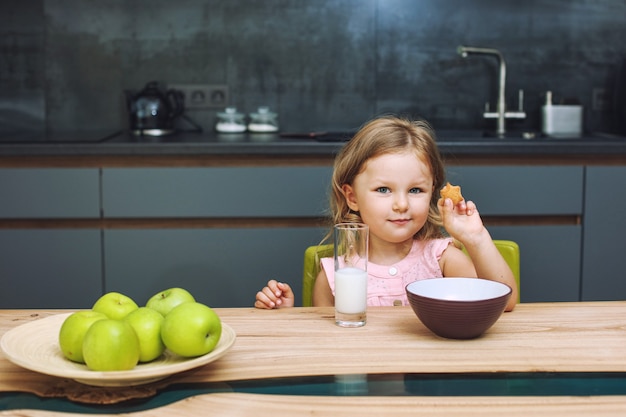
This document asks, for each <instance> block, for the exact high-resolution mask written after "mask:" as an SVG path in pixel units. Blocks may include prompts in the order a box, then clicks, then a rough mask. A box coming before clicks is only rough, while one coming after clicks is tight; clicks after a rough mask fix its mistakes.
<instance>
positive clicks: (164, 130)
mask: <svg viewBox="0 0 626 417" xmlns="http://www.w3.org/2000/svg"><path fill="white" fill-rule="evenodd" d="M125 93H126V105H127V107H128V115H129V118H130V129H131V132H132V133H133V134H135V135H138V136H142V135H147V136H163V135H168V134H171V133H173V132H174V131H175V129H174V121H175V120H176V118H177V117H179V116H180V115H182V114H183V111H184V110H185V98H184V95H183V93H182V92H181V91H178V90H172V89H170V90H167V91H165V90H164V89H163V88H161V86H160V85H159V83H158V82H157V81H151V82H149V83H148V84H146V86H145V87H144V89H143V90H141V91H139V92H138V93H135V92H133V91H130V90H126V91H125Z"/></svg>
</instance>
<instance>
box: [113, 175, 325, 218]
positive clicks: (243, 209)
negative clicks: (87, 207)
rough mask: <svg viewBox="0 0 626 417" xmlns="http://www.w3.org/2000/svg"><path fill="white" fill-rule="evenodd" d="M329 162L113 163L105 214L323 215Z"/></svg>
mask: <svg viewBox="0 0 626 417" xmlns="http://www.w3.org/2000/svg"><path fill="white" fill-rule="evenodd" d="M331 169H332V168H331V167H241V168H110V169H104V170H103V174H102V195H103V208H104V210H103V213H104V217H106V218H115V217H118V218H119V217H122V218H123V217H127V218H132V217H153V218H154V217H156V218H158V217H299V216H320V215H322V214H323V213H324V210H326V207H327V206H328V197H327V195H328V193H327V190H328V186H329V184H330V176H331Z"/></svg>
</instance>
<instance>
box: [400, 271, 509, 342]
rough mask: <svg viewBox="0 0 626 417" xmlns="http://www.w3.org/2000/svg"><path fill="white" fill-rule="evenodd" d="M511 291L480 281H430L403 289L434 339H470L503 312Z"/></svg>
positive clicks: (469, 279)
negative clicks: (438, 337)
mask: <svg viewBox="0 0 626 417" xmlns="http://www.w3.org/2000/svg"><path fill="white" fill-rule="evenodd" d="M511 293H512V291H511V288H510V287H509V286H508V285H506V284H502V283H500V282H496V281H489V280H486V279H480V278H431V279H424V280H420V281H414V282H412V283H410V284H409V285H407V286H406V294H407V296H408V298H409V303H410V304H411V307H412V308H413V311H414V312H415V315H417V317H418V318H419V319H420V321H421V322H422V323H424V325H425V326H426V327H427V328H428V329H430V331H432V332H433V333H435V334H436V335H438V336H441V337H445V338H448V339H473V338H475V337H478V336H480V335H482V334H483V333H484V332H485V331H487V330H488V329H489V328H490V327H491V326H493V324H494V323H495V322H496V321H497V320H498V318H500V316H501V315H502V313H503V312H504V308H505V307H506V304H507V302H508V301H509V298H510V297H511Z"/></svg>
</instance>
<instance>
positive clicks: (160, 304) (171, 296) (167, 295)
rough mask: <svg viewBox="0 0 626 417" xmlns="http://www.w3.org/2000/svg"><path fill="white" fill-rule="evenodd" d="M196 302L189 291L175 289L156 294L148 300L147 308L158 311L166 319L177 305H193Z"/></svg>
mask: <svg viewBox="0 0 626 417" xmlns="http://www.w3.org/2000/svg"><path fill="white" fill-rule="evenodd" d="M194 301H196V300H195V298H194V297H193V295H191V293H190V292H189V291H187V290H185V289H184V288H178V287H175V288H169V289H167V290H165V291H161V292H160V293H158V294H154V295H153V296H152V297H150V299H148V302H147V303H146V307H150V308H151V309H153V310H156V311H158V312H159V313H161V314H162V315H163V317H165V316H166V315H167V313H169V312H170V311H171V310H172V309H173V308H174V307H176V306H177V305H179V304H182V303H187V302H192V303H193V302H194Z"/></svg>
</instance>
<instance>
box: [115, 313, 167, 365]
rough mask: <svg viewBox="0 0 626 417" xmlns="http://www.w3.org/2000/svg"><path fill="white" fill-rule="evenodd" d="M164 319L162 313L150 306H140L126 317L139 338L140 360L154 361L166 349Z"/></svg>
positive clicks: (125, 319)
mask: <svg viewBox="0 0 626 417" xmlns="http://www.w3.org/2000/svg"><path fill="white" fill-rule="evenodd" d="M163 320H164V318H163V316H162V315H161V313H159V312H158V311H156V310H153V309H151V308H148V307H139V308H138V309H137V310H135V311H131V312H130V313H129V314H128V316H126V317H124V321H126V322H128V324H130V325H131V326H132V328H133V329H134V330H135V333H136V334H137V337H138V338H139V362H150V361H153V360H155V359H156V358H158V357H159V356H161V354H162V353H163V351H164V350H165V345H164V344H163V341H162V340H161V324H162V323H163Z"/></svg>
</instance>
